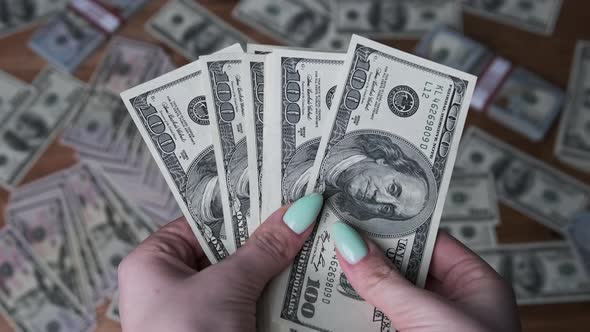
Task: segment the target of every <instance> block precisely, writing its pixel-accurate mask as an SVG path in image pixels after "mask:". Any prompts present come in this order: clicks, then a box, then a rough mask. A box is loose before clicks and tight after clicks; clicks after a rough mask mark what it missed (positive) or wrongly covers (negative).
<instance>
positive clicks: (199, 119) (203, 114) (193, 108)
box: [188, 96, 209, 126]
mask: <svg viewBox="0 0 590 332" xmlns="http://www.w3.org/2000/svg"><path fill="white" fill-rule="evenodd" d="M188 116H189V117H190V118H191V120H193V122H194V123H196V124H199V125H201V126H208V125H209V112H208V111H207V103H206V102H205V96H198V97H195V98H193V100H191V102H190V103H189V104H188Z"/></svg>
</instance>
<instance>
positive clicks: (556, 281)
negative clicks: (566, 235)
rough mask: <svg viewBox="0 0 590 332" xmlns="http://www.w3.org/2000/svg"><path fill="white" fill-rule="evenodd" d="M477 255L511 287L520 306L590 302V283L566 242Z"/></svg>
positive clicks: (509, 247)
mask: <svg viewBox="0 0 590 332" xmlns="http://www.w3.org/2000/svg"><path fill="white" fill-rule="evenodd" d="M477 253H478V254H479V255H480V256H481V257H482V258H483V259H484V260H486V262H488V264H490V265H491V266H492V267H493V268H494V269H495V270H496V271H497V272H498V273H500V274H501V275H502V276H503V277H504V278H505V279H507V281H508V282H510V283H511V284H512V288H513V289H514V293H515V294H516V301H517V302H518V304H547V303H559V302H576V301H588V300H589V299H590V279H588V276H587V274H586V273H585V271H584V268H583V266H582V265H580V262H579V261H578V260H577V259H576V256H575V255H574V253H573V252H572V249H571V248H570V246H568V244H567V243H566V242H542V243H527V244H518V245H503V246H501V247H497V248H489V249H479V250H478V251H477Z"/></svg>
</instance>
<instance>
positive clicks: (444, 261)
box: [427, 232, 502, 300]
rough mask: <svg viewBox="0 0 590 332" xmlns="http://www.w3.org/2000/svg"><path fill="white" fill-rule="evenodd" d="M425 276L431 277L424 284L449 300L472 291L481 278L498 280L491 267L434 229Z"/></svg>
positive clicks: (461, 245) (452, 239) (460, 244)
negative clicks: (434, 234)
mask: <svg viewBox="0 0 590 332" xmlns="http://www.w3.org/2000/svg"><path fill="white" fill-rule="evenodd" d="M429 276H430V278H431V279H434V280H429V281H428V282H427V288H428V289H430V290H432V291H434V292H436V293H439V294H441V295H443V296H445V297H447V298H449V299H451V300H457V299H460V298H462V297H464V296H465V295H466V294H473V290H474V289H473V288H472V287H478V288H479V287H481V286H482V283H483V282H485V283H490V284H496V283H500V282H502V279H501V277H500V276H499V275H498V274H497V273H496V271H494V269H493V268H492V267H490V266H489V265H488V264H487V263H486V262H485V261H484V260H482V259H481V258H480V257H479V256H478V255H476V254H475V253H473V252H472V251H471V250H469V249H468V248H467V247H465V246H464V245H463V244H462V243H460V242H459V241H457V240H456V239H454V238H453V237H452V236H450V235H448V234H447V233H446V232H439V233H438V236H437V240H436V243H435V246H434V251H433V254H432V260H431V263H430V271H429ZM472 280H477V281H478V282H477V283H473V282H471V281H472ZM490 286H492V285H490Z"/></svg>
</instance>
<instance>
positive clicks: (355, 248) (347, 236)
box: [332, 222, 369, 264]
mask: <svg viewBox="0 0 590 332" xmlns="http://www.w3.org/2000/svg"><path fill="white" fill-rule="evenodd" d="M332 236H333V237H334V243H335V244H336V248H337V249H338V251H339V252H340V254H341V255H342V257H343V258H344V259H346V261H347V262H349V263H350V264H356V263H358V262H359V261H360V260H361V259H363V258H364V257H365V256H367V254H368V253H369V249H368V248H367V244H366V243H365V241H364V240H363V239H362V238H361V236H360V235H359V233H357V231H355V230H354V228H352V227H350V226H348V225H347V224H345V223H343V222H337V223H335V224H334V225H332Z"/></svg>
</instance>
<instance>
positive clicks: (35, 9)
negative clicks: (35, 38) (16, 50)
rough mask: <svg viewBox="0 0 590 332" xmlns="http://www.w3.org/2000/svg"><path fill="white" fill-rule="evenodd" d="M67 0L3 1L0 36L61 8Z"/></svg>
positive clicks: (39, 19) (54, 12)
mask: <svg viewBox="0 0 590 332" xmlns="http://www.w3.org/2000/svg"><path fill="white" fill-rule="evenodd" d="M67 3H68V0H51V1H48V0H28V1H3V2H2V11H1V13H2V15H0V37H4V36H6V35H7V34H10V33H14V32H18V31H20V30H22V29H25V28H27V27H29V26H30V25H31V24H34V23H37V22H39V21H42V20H45V19H46V18H48V17H50V16H52V15H55V14H57V13H58V12H59V11H61V10H63V9H64V8H65V6H66V4H67Z"/></svg>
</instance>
